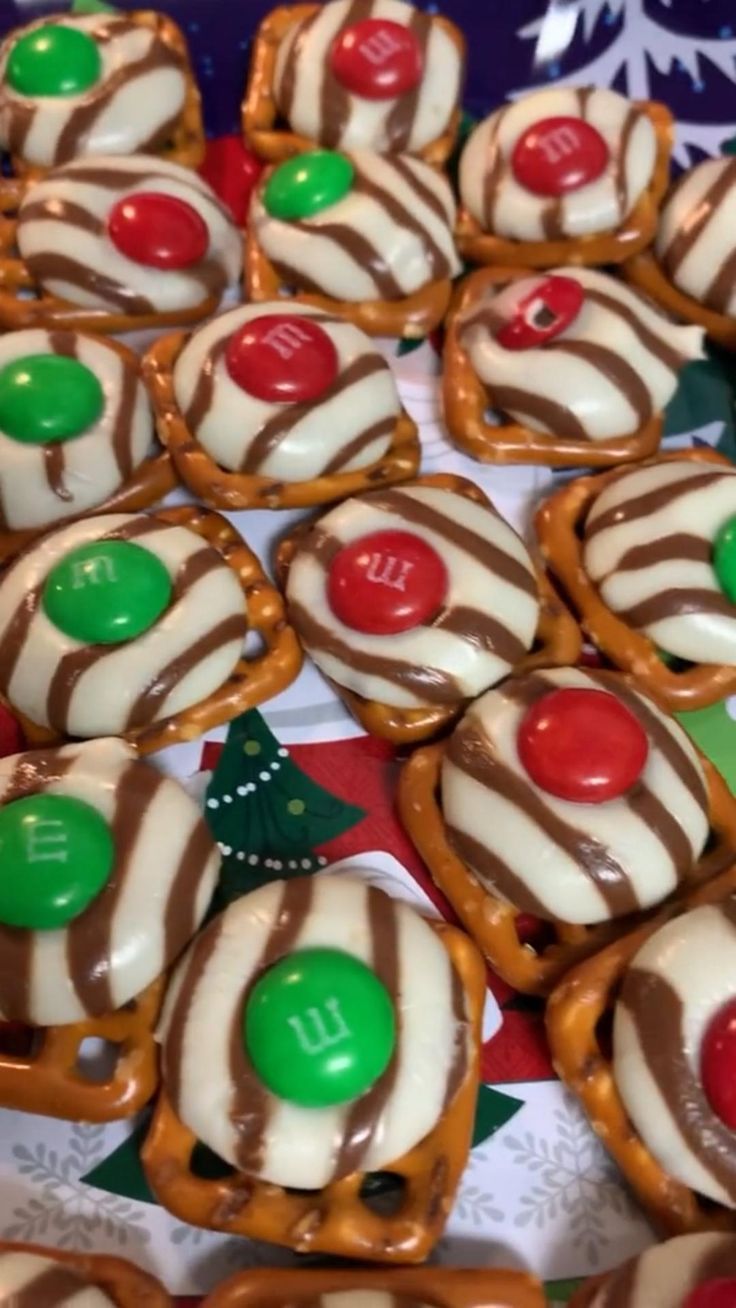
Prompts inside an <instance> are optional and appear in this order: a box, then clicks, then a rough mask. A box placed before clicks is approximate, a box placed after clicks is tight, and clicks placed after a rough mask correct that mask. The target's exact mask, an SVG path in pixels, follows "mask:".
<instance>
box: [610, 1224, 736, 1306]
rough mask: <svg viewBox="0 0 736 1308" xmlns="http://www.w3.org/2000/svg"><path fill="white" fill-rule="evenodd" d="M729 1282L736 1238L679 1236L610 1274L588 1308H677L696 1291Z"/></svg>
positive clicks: (735, 1272) (708, 1234)
mask: <svg viewBox="0 0 736 1308" xmlns="http://www.w3.org/2000/svg"><path fill="white" fill-rule="evenodd" d="M734 1276H736V1235H723V1234H720V1233H718V1232H715V1231H709V1232H705V1231H702V1232H699V1233H698V1234H697V1235H679V1236H676V1238H675V1239H674V1240H666V1241H665V1243H664V1244H656V1245H653V1246H652V1248H651V1249H646V1250H645V1251H644V1253H642V1254H639V1256H638V1258H631V1259H630V1260H629V1262H627V1263H624V1265H623V1267H621V1268H620V1269H619V1270H618V1271H617V1272H613V1273H612V1274H611V1275H610V1276H609V1277H607V1278H606V1281H605V1283H604V1285H603V1286H602V1288H601V1289H600V1290H599V1291H598V1293H597V1294H596V1295H594V1297H593V1300H592V1303H591V1305H590V1308H682V1305H683V1304H684V1303H685V1302H686V1300H687V1297H688V1295H689V1294H691V1293H692V1291H693V1290H695V1289H696V1288H697V1287H698V1286H701V1285H704V1284H706V1283H707V1282H708V1281H716V1280H720V1279H722V1278H724V1279H725V1278H732V1277H734Z"/></svg>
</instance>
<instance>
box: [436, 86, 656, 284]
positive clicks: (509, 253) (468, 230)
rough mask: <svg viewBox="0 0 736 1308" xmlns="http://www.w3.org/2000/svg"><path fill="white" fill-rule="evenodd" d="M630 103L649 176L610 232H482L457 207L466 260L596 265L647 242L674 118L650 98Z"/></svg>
mask: <svg viewBox="0 0 736 1308" xmlns="http://www.w3.org/2000/svg"><path fill="white" fill-rule="evenodd" d="M634 107H635V108H636V109H639V110H640V111H641V112H642V113H644V114H646V116H647V118H648V119H649V120H650V122H651V124H652V127H653V128H654V133H655V136H656V141H657V155H656V159H655V163H654V171H653V174H652V179H651V181H650V183H649V186H648V187H647V189H646V191H645V192H644V194H643V195H642V196H641V197H640V198H639V200H638V201H637V203H636V204H635V206H634V208H633V209H632V211H631V213H630V214H629V215H628V217H627V218H625V219H624V221H623V222H622V223H621V224H620V226H619V227H617V228H616V229H615V230H614V231H612V232H592V233H590V235H586V236H572V237H567V238H564V239H562V240H559V241H514V240H511V239H508V238H507V237H504V236H494V234H493V233H492V232H485V231H484V230H483V228H482V227H481V225H480V223H479V222H478V220H477V219H476V218H474V217H473V215H472V214H471V213H469V212H468V210H467V209H465V208H461V209H460V210H459V211H458V217H457V225H456V228H455V239H456V242H457V248H458V250H459V251H460V253H461V255H462V256H463V258H464V259H467V260H468V261H469V262H470V263H481V264H511V265H512V266H516V267H519V266H520V265H525V266H526V267H529V268H553V267H554V266H555V265H556V264H573V265H574V264H577V265H579V266H580V265H583V266H587V267H597V266H599V265H600V264H606V263H622V262H623V261H624V260H625V259H628V258H630V257H631V256H632V255H634V254H637V253H638V251H639V250H643V249H645V248H646V246H647V245H649V244H650V242H651V241H652V238H653V237H654V234H655V232H656V230H657V222H658V218H659V206H660V204H661V201H662V199H663V197H664V194H665V191H666V190H667V187H668V185H669V171H670V154H671V153H672V142H673V139H674V121H673V118H672V114H671V113H670V111H669V109H667V107H666V106H665V105H663V104H660V103H659V102H658V101H656V100H637V101H634Z"/></svg>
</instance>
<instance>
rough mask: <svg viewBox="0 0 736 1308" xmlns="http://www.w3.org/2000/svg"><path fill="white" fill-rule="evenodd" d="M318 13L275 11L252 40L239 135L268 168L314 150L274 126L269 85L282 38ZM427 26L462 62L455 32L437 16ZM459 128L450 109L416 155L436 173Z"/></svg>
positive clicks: (294, 8) (300, 7)
mask: <svg viewBox="0 0 736 1308" xmlns="http://www.w3.org/2000/svg"><path fill="white" fill-rule="evenodd" d="M319 8H320V6H319V5H316V4H296V5H280V6H279V8H278V9H274V10H273V11H272V12H271V13H270V14H267V15H266V17H265V18H264V19H263V21H262V23H261V25H260V27H259V28H258V31H257V32H256V35H255V38H254V42H253V54H252V56H251V65H250V73H249V76H248V85H247V88H246V92H245V98H244V100H243V104H242V122H243V135H244V137H245V140H246V144H247V145H249V146H250V148H251V149H252V150H254V151H255V153H256V154H258V155H260V157H261V158H262V159H267V160H268V161H269V162H270V163H280V162H281V161H282V160H284V159H289V158H291V156H292V155H295V154H302V153H303V152H304V151H305V150H313V149H314V147H315V144H316V142H314V141H311V140H310V139H309V137H306V136H299V134H298V133H297V132H292V131H291V129H290V128H289V127H287V126H286V125H282V126H281V127H280V126H279V125H278V117H279V115H278V109H277V107H276V101H275V99H274V94H273V82H274V72H275V69H276V57H277V54H278V48H279V46H280V44H281V42H282V41H283V39H284V37H285V36H286V35H287V33H288V32H289V31H290V29H291V28H292V27H293V26H294V24H295V23H300V22H301V21H302V19H304V18H309V17H310V16H311V15H312V14H313V13H315V12H316V11H317V10H318V9H319ZM431 21H432V23H433V24H435V25H436V26H438V27H441V28H442V29H443V31H445V32H446V33H447V35H448V36H449V38H450V40H451V41H452V42H453V45H454V46H455V47H456V49H457V50H458V52H459V54H460V57H461V59H464V58H465V38H464V36H463V34H462V32H461V31H460V29H459V28H458V27H456V26H455V24H454V23H451V22H450V20H449V19H448V18H443V17H442V16H441V15H440V14H433V15H432V19H431ZM459 126H460V110H459V109H455V111H454V112H453V115H452V119H451V121H450V125H449V127H447V129H446V130H445V131H444V132H443V133H442V134H441V135H440V136H437V137H435V139H434V141H430V142H429V143H428V144H427V145H425V146H423V147H422V149H421V150H417V152H416V153H417V154H418V155H419V156H420V158H422V159H424V160H426V162H427V163H430V164H434V165H435V167H437V168H441V167H442V165H443V164H445V163H447V160H448V159H449V157H450V155H451V154H452V151H453V148H454V146H455V141H456V139H457V133H458V127H459Z"/></svg>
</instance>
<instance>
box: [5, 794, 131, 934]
mask: <svg viewBox="0 0 736 1308" xmlns="http://www.w3.org/2000/svg"><path fill="white" fill-rule="evenodd" d="M114 861H115V845H114V842H113V838H112V835H111V832H110V828H109V827H108V825H107V823H106V821H105V819H104V818H103V817H102V815H101V814H100V813H98V812H97V809H96V808H92V806H91V804H85V803H83V801H82V800H80V799H73V798H71V797H70V796H67V795H49V794H41V795H29V796H27V798H25V799H17V800H15V801H14V802H13V803H11V804H8V805H6V807H5V808H0V922H2V923H3V925H4V926H10V927H25V928H26V929H27V930H29V931H47V930H51V929H53V928H55V927H62V926H64V924H65V923H66V922H70V921H71V920H72V919H73V918H75V917H78V916H79V914H80V913H82V912H83V911H84V909H85V908H87V906H88V904H90V903H91V902H92V900H93V899H94V898H95V897H96V896H97V895H98V894H99V893H100V891H101V890H102V888H103V886H105V885H106V883H107V881H108V880H109V877H110V873H111V872H112V868H113V863H114Z"/></svg>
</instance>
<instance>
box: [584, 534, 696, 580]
mask: <svg viewBox="0 0 736 1308" xmlns="http://www.w3.org/2000/svg"><path fill="white" fill-rule="evenodd" d="M712 554H713V545H712V542H711V541H709V540H707V539H706V537H705V536H689V535H688V534H687V533H686V532H674V533H673V534H672V535H671V536H660V538H659V539H658V540H653V541H649V542H647V544H645V545H632V546H631V548H630V549H628V550H626V551H625V553H624V554H622V556H621V558H620V559H619V561H618V563H617V564H616V565H615V568H614V569H613V571H614V572H615V573H616V576H617V577H619V576H620V575H621V573H623V572H638V571H639V570H640V569H641V568H653V567H656V566H657V564H659V563H681V562H687V563H710V561H711V557H712ZM609 575H610V574H609Z"/></svg>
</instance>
